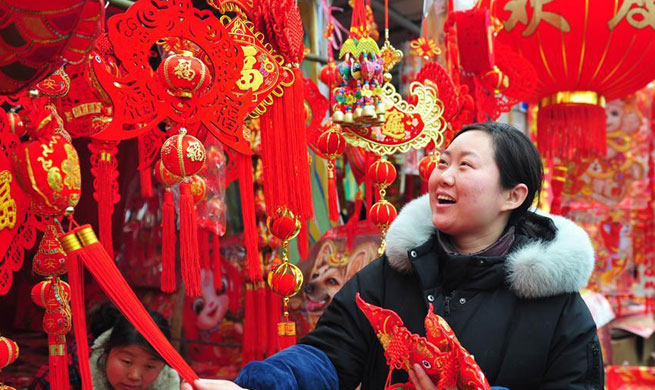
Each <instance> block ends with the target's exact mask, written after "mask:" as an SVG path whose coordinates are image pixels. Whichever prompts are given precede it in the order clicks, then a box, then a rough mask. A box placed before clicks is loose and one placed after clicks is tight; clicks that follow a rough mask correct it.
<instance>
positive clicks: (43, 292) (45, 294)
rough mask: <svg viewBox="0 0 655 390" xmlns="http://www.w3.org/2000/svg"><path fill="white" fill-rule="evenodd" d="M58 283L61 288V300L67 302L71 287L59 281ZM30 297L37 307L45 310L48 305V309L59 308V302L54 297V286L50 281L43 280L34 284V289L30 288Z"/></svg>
mask: <svg viewBox="0 0 655 390" xmlns="http://www.w3.org/2000/svg"><path fill="white" fill-rule="evenodd" d="M59 283H60V286H61V287H60V288H61V292H60V294H61V296H62V298H63V299H65V300H66V301H68V300H69V299H70V296H71V287H70V285H69V284H68V283H66V282H64V281H63V280H60V281H59ZM30 296H31V297H32V302H34V303H35V304H36V305H37V306H39V307H43V308H45V307H46V305H48V306H49V308H50V309H53V310H55V309H56V308H57V307H58V306H59V302H58V301H57V299H56V296H55V289H54V285H53V284H52V281H51V280H44V281H41V282H39V283H37V284H35V285H34V287H32V292H31V295H30Z"/></svg>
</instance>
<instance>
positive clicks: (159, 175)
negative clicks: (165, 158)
mask: <svg viewBox="0 0 655 390" xmlns="http://www.w3.org/2000/svg"><path fill="white" fill-rule="evenodd" d="M155 178H156V179H157V181H159V182H160V183H161V184H163V185H164V186H166V187H172V186H174V185H176V184H178V183H179V182H180V181H182V178H181V177H180V176H175V175H173V174H172V173H171V172H170V171H169V170H168V169H166V167H164V164H162V162H161V160H157V162H156V163H155Z"/></svg>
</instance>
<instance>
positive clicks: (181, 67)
mask: <svg viewBox="0 0 655 390" xmlns="http://www.w3.org/2000/svg"><path fill="white" fill-rule="evenodd" d="M173 72H175V76H177V78H178V79H183V80H187V81H191V80H193V78H194V77H195V76H196V71H195V70H193V69H191V61H190V60H185V59H180V60H179V61H178V63H177V65H175V68H173Z"/></svg>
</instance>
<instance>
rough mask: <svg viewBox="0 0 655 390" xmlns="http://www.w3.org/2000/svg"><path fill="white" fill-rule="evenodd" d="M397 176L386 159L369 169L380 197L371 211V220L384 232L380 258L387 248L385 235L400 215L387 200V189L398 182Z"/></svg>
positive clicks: (379, 160) (380, 160) (369, 174)
mask: <svg viewBox="0 0 655 390" xmlns="http://www.w3.org/2000/svg"><path fill="white" fill-rule="evenodd" d="M396 175H397V173H396V168H395V167H394V166H393V164H392V163H391V162H389V161H388V160H386V159H385V158H381V159H378V160H376V161H375V162H374V163H373V164H371V166H370V167H369V168H368V177H369V180H370V181H371V182H372V183H373V185H374V186H375V187H376V188H377V190H378V196H376V198H378V197H379V200H378V201H377V202H375V204H373V206H372V207H371V209H370V210H369V219H370V220H371V222H373V223H374V224H375V226H377V227H378V229H380V231H381V232H382V237H383V238H382V242H381V243H380V248H379V249H378V254H379V255H380V256H382V255H383V254H384V249H385V248H386V240H385V239H384V235H385V234H386V233H387V230H388V229H389V226H390V225H391V222H393V220H394V219H396V216H397V215H398V212H397V211H396V207H395V206H394V205H392V204H391V203H389V202H388V201H387V200H386V199H385V196H386V189H387V187H389V185H391V183H393V182H394V181H395V180H396Z"/></svg>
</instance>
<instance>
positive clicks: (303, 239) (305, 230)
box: [297, 219, 309, 260]
mask: <svg viewBox="0 0 655 390" xmlns="http://www.w3.org/2000/svg"><path fill="white" fill-rule="evenodd" d="M297 242H298V254H299V255H300V259H301V260H305V259H307V257H308V256H309V227H308V224H307V220H305V219H303V220H302V221H301V224H300V232H299V233H298V241H297Z"/></svg>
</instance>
